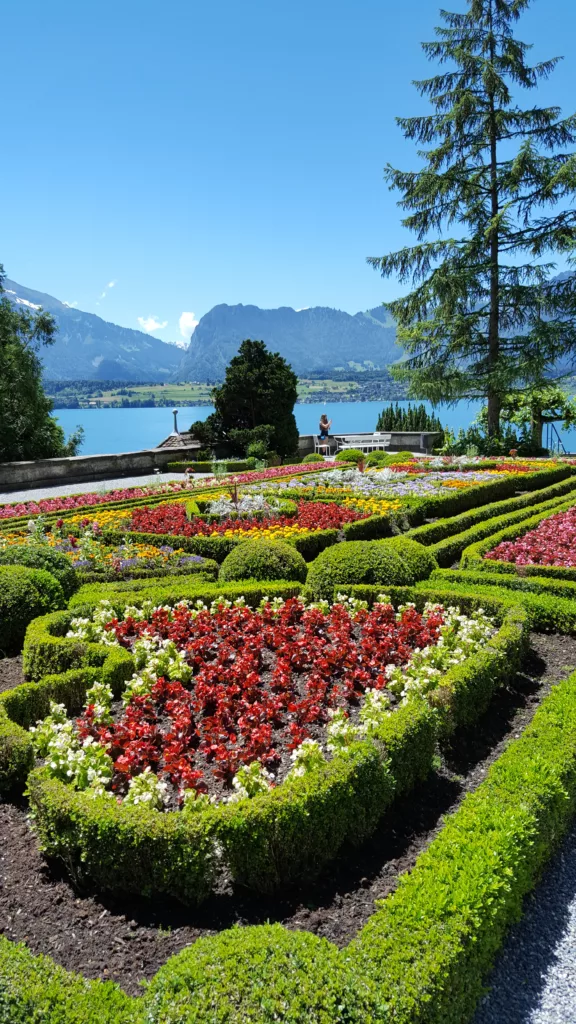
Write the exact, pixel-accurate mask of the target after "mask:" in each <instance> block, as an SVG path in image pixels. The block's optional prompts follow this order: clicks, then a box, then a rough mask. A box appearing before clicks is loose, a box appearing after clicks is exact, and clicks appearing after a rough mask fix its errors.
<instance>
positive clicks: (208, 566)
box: [76, 556, 218, 586]
mask: <svg viewBox="0 0 576 1024" xmlns="http://www.w3.org/2000/svg"><path fill="white" fill-rule="evenodd" d="M198 557H200V556H198ZM76 576H77V580H78V585H80V586H83V585H85V584H86V583H107V584H112V585H114V584H116V583H120V584H123V583H125V582H126V580H149V579H161V578H162V577H171V578H172V577H174V578H176V577H179V576H195V577H196V578H198V577H200V579H204V580H216V579H218V562H216V561H215V560H214V559H213V558H205V559H204V560H203V561H202V562H196V563H194V562H192V563H191V564H189V565H181V566H166V567H162V566H154V567H150V568H149V569H124V570H122V569H121V570H119V571H117V570H115V569H112V568H110V569H93V570H92V571H88V570H78V571H77V573H76Z"/></svg>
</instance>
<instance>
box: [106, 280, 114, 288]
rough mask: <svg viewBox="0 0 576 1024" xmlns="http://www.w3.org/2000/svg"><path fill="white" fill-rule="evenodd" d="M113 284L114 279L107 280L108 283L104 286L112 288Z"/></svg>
mask: <svg viewBox="0 0 576 1024" xmlns="http://www.w3.org/2000/svg"><path fill="white" fill-rule="evenodd" d="M115 284H116V281H108V284H107V285H106V287H107V288H113V287H114V285H115Z"/></svg>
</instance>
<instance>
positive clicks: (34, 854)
mask: <svg viewBox="0 0 576 1024" xmlns="http://www.w3.org/2000/svg"><path fill="white" fill-rule="evenodd" d="M574 668H576V638H572V637H565V636H556V635H544V634H534V635H533V636H532V650H531V654H530V656H529V658H528V661H527V663H526V665H525V667H524V672H523V673H522V674H521V675H520V676H518V678H517V679H516V681H515V683H514V685H513V686H511V687H509V688H508V689H506V690H504V691H502V692H501V693H500V694H499V695H498V697H497V698H496V699H495V701H494V702H493V705H492V707H491V708H490V710H489V711H488V713H487V714H486V715H485V716H484V719H483V720H482V721H481V722H480V723H478V724H477V725H476V726H475V727H474V729H472V730H470V731H469V732H468V733H461V734H460V735H459V736H458V737H457V738H456V740H455V741H454V743H453V746H452V749H451V750H450V751H449V752H448V753H447V755H446V759H445V761H444V763H443V764H442V766H441V768H440V769H439V770H438V771H437V772H436V773H435V774H434V775H433V776H432V777H431V779H430V781H429V782H428V783H427V784H426V785H425V786H422V787H421V788H420V789H419V790H418V792H417V794H415V795H414V796H413V797H411V798H409V799H407V800H406V801H403V802H402V804H401V805H400V806H399V807H398V808H397V809H396V810H395V811H393V812H392V813H389V814H388V815H386V817H385V819H384V820H383V822H382V825H381V827H380V828H379V830H378V832H377V833H376V834H375V835H374V836H373V837H372V839H371V840H370V841H368V842H366V843H364V844H363V845H362V847H361V849H360V850H346V851H343V853H342V854H341V856H340V857H339V858H338V859H337V860H336V862H334V863H333V864H332V865H331V867H330V869H329V870H328V871H327V872H326V874H325V875H324V876H323V877H322V878H321V879H319V880H318V881H317V882H316V883H314V884H313V885H308V886H302V887H300V888H297V889H294V890H291V891H289V892H286V893H283V895H282V898H276V899H271V898H266V897H263V896H260V895H254V894H251V893H249V892H246V891H231V892H227V893H222V894H219V895H217V896H214V897H213V898H212V899H210V900H209V901H208V902H207V903H205V904H204V905H203V906H202V907H201V908H200V909H199V910H191V909H189V908H185V907H182V906H179V905H176V904H172V903H170V902H168V901H165V900H164V901H161V902H160V901H144V900H131V901H129V902H128V901H127V902H124V903H123V902H122V901H120V900H118V899H115V898H112V897H103V896H101V895H98V894H94V893H86V892H84V893H80V892H76V891H74V889H73V888H72V886H71V884H70V881H69V880H68V879H67V877H66V876H65V874H64V873H63V872H62V871H61V870H60V869H59V868H58V866H57V865H54V864H47V863H46V861H45V860H44V859H43V858H42V856H41V855H40V854H39V852H38V850H37V846H36V841H35V838H34V836H33V834H32V832H31V831H30V827H29V822H28V817H27V809H26V807H25V805H24V804H22V805H21V806H14V805H12V804H0V850H2V851H4V852H3V853H1V854H0V932H1V933H3V934H4V935H5V936H6V937H7V938H9V939H11V940H13V941H23V942H26V943H27V945H28V946H29V947H30V949H31V950H32V951H33V952H35V953H47V954H49V955H50V956H52V957H53V958H54V959H55V960H56V961H57V962H58V963H60V964H62V965H63V966H65V967H67V968H68V969H72V970H76V971H80V972H81V973H82V974H84V975H85V976H86V977H88V978H97V977H100V978H108V979H111V980H114V981H117V982H118V983H119V984H120V985H121V986H122V987H123V988H124V989H125V990H126V991H127V992H129V993H132V994H137V993H138V992H139V991H140V988H139V983H140V981H141V980H142V979H146V978H150V977H151V976H152V975H153V974H154V973H155V972H156V971H157V970H158V968H159V967H160V966H161V965H162V964H164V963H165V962H166V960H167V959H168V957H170V956H171V955H172V954H174V953H176V952H178V951H179V950H181V949H182V948H183V947H184V946H186V945H188V944H189V943H191V942H194V940H195V939H196V938H198V937H199V936H201V935H209V934H214V933H215V932H217V931H219V930H221V929H223V928H227V927H230V926H231V925H232V924H234V923H236V922H237V923H240V924H257V923H260V922H263V921H267V920H270V921H281V922H282V923H283V924H285V925H286V926H287V927H288V928H294V929H296V928H298V929H305V930H307V931H312V932H314V933H316V934H317V935H321V936H325V937H326V938H328V939H330V940H331V941H332V942H335V943H336V944H337V945H339V946H341V945H345V944H346V943H347V942H349V941H350V939H351V938H352V937H353V935H354V934H355V933H356V932H357V931H358V929H359V928H361V927H362V926H363V925H364V924H365V922H366V920H367V919H368V917H369V916H370V914H372V913H373V910H374V900H376V899H382V898H383V897H385V896H387V895H388V894H389V893H391V892H393V891H394V889H395V888H396V885H397V884H398V878H399V876H400V875H401V874H402V873H403V872H404V871H407V870H409V869H410V868H411V867H412V866H413V865H414V862H415V860H416V858H417V857H418V855H419V854H420V853H421V851H422V850H423V849H424V848H425V847H426V846H427V845H428V844H429V843H430V842H431V841H432V839H434V837H435V836H436V835H437V834H438V832H439V830H440V829H441V827H442V817H443V815H446V814H448V813H450V812H451V811H453V810H454V809H455V808H456V807H457V805H458V803H459V802H460V801H461V799H462V798H463V796H464V795H465V794H466V793H467V792H470V791H471V790H473V789H475V788H476V787H477V786H478V785H479V783H480V782H481V781H482V780H483V778H484V776H485V774H486V770H487V768H488V767H489V765H490V764H491V763H492V762H493V761H494V760H495V759H496V758H497V757H498V756H499V755H500V753H501V752H502V750H503V749H504V747H505V746H506V744H507V743H508V742H509V741H510V739H513V738H515V737H517V736H518V735H519V734H520V732H521V731H522V729H523V728H524V727H525V725H526V724H527V723H528V721H529V720H530V719H531V717H532V715H533V714H534V711H535V709H536V707H537V706H538V704H539V702H540V700H541V699H542V697H543V696H544V695H545V694H546V693H547V692H548V691H549V689H550V687H551V685H552V684H553V683H554V682H557V681H558V680H560V679H562V678H564V677H565V676H566V675H567V674H568V673H569V672H570V671H571V670H573V669H574ZM9 679H13V682H12V685H15V684H16V683H17V682H19V681H20V679H21V666H20V664H19V659H16V658H14V659H9V661H8V660H5V661H3V662H2V661H0V689H6V688H7V686H8V685H9V683H8V680H9Z"/></svg>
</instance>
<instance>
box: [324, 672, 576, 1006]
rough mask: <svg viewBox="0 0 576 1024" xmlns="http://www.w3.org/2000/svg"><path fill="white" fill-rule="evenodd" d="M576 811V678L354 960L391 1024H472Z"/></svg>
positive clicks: (513, 749) (390, 904) (349, 962)
mask: <svg viewBox="0 0 576 1024" xmlns="http://www.w3.org/2000/svg"><path fill="white" fill-rule="evenodd" d="M575 807H576V675H572V676H570V678H569V679H567V680H566V681H565V682H563V683H560V684H559V685H557V686H555V687H554V688H553V690H552V693H551V694H550V695H549V696H548V697H547V698H546V699H545V701H544V703H543V704H542V706H541V707H540V708H539V710H538V711H537V712H536V714H535V716H534V719H533V721H532V724H531V725H529V726H528V727H527V729H526V730H525V732H524V733H523V734H522V736H521V737H520V738H519V739H518V740H516V741H515V742H514V743H512V744H510V746H509V747H508V748H507V750H505V752H504V753H503V754H502V755H501V757H500V758H499V759H498V761H496V763H495V764H494V765H493V766H492V767H491V768H490V771H489V774H488V777H487V779H486V781H485V782H483V783H482V785H481V786H480V787H479V788H478V789H477V790H476V792H475V793H472V794H470V795H468V796H467V797H466V798H465V799H464V802H463V803H462V806H461V807H460V809H459V810H458V811H456V813H455V814H453V815H451V816H450V817H449V818H448V820H447V821H446V823H445V825H444V828H443V829H442V831H441V833H440V835H439V836H438V838H437V839H435V840H434V842H433V843H432V845H431V846H430V847H429V849H428V850H427V851H426V852H425V853H423V854H421V856H420V857H419V858H418V861H417V863H416V867H415V868H414V869H413V870H412V871H411V872H410V873H409V874H405V875H403V876H402V878H401V879H400V885H399V887H398V889H397V890H396V892H395V893H394V894H393V895H392V896H389V897H388V898H387V899H386V900H385V901H381V903H380V909H379V910H378V911H377V912H376V913H375V914H374V915H373V916H372V917H371V918H370V920H369V921H368V924H367V925H366V926H365V927H364V928H363V929H362V931H361V932H360V933H359V935H358V936H357V938H356V939H355V940H354V941H353V942H352V943H351V945H350V946H349V947H348V948H347V949H346V950H345V951H344V954H343V956H344V960H345V963H346V966H347V967H348V968H349V969H350V970H352V972H353V973H354V974H355V975H356V976H359V977H362V976H364V977H365V978H366V979H369V980H370V982H371V983H372V984H373V986H374V991H375V993H377V998H378V1004H379V1006H378V1008H377V1009H376V1010H375V1014H374V1018H373V1020H374V1021H377V1022H381V1024H384V1022H386V1024H389V1022H392V1021H393V1022H394V1024H463V1022H466V1021H468V1020H469V1018H470V1016H471V1015H472V1013H473V1012H474V1008H475V1005H476V1003H477V1001H478V999H479V998H480V996H481V995H482V992H483V986H484V982H485V979H486V977H487V975H488V973H489V971H490V968H491V967H492V965H493V962H494V958H495V956H496V954H497V952H498V950H499V949H500V947H501V945H502V943H503V941H504V938H505V936H506V933H507V931H508V929H509V928H510V926H511V925H512V924H513V923H514V922H515V921H517V920H518V919H519V917H520V916H521V913H522V901H523V899H524V898H525V896H526V895H527V894H528V893H529V892H530V890H531V889H533V888H534V886H535V885H536V883H537V882H538V880H539V878H540V876H541V873H542V869H543V867H544V865H545V864H546V862H547V861H548V859H549V858H550V855H551V854H552V852H553V851H554V850H555V849H556V848H557V846H558V844H559V842H560V840H561V838H562V836H563V835H564V833H565V832H566V829H567V827H568V824H569V823H570V821H571V819H572V817H573V815H574V811H575Z"/></svg>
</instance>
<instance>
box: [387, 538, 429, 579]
mask: <svg viewBox="0 0 576 1024" xmlns="http://www.w3.org/2000/svg"><path fill="white" fill-rule="evenodd" d="M382 544H383V546H384V547H385V548H386V549H387V550H389V551H395V552H396V554H398V555H400V558H401V559H402V561H403V562H404V563H405V564H406V565H407V566H408V568H409V570H410V573H411V575H412V576H413V578H414V579H415V580H416V581H418V580H425V579H427V578H428V576H430V574H431V573H432V572H434V570H435V569H437V568H438V562H437V561H436V559H435V558H434V555H433V554H432V552H431V551H429V550H427V549H426V548H425V547H424V546H423V545H422V544H418V542H417V541H415V540H411V539H410V537H390V538H389V539H388V540H385V541H383V542H382Z"/></svg>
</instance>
